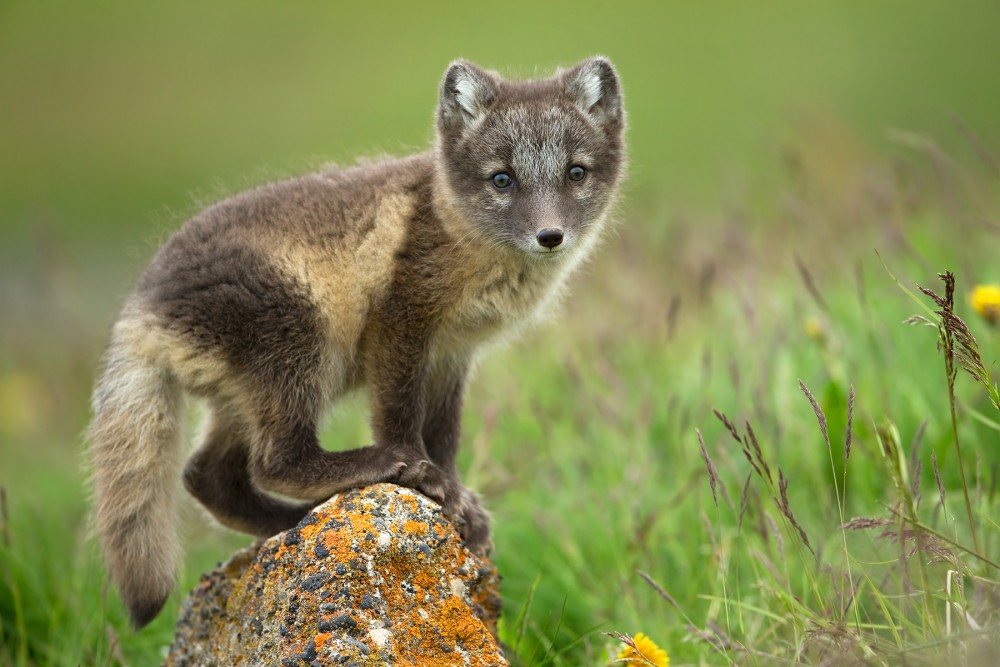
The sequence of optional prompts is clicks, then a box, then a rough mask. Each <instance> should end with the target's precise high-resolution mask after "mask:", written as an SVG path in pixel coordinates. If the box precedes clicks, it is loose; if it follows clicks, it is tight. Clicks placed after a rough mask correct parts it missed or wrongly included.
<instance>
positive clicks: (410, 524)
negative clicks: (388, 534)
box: [403, 519, 430, 535]
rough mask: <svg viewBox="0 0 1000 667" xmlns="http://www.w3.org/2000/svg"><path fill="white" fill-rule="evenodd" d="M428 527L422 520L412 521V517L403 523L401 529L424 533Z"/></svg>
mask: <svg viewBox="0 0 1000 667" xmlns="http://www.w3.org/2000/svg"><path fill="white" fill-rule="evenodd" d="M429 529H430V526H428V525H427V524H426V523H424V522H423V521H414V520H413V519H410V520H409V521H407V522H406V523H404V524H403V530H405V531H406V532H408V533H412V534H414V535H426V534H427V532H428V530H429Z"/></svg>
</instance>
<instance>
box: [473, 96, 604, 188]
mask: <svg viewBox="0 0 1000 667" xmlns="http://www.w3.org/2000/svg"><path fill="white" fill-rule="evenodd" d="M596 141H600V139H599V137H598V136H596V132H595V131H594V130H593V128H591V127H589V124H588V123H587V122H586V121H585V120H584V119H583V118H582V117H581V115H580V114H579V112H577V111H576V110H575V109H573V108H572V107H571V106H569V105H562V104H549V105H539V104H514V105H510V106H504V107H501V108H498V109H495V110H493V111H492V113H491V114H490V117H488V118H487V119H486V121H485V122H484V123H483V125H482V126H481V128H480V141H477V142H475V143H477V144H479V145H478V146H475V147H474V150H476V151H477V153H478V155H479V156H480V160H481V164H482V167H483V171H484V174H483V175H484V176H488V175H489V174H491V173H495V172H497V171H504V170H511V171H513V172H514V176H515V177H516V178H517V179H518V181H519V182H520V183H521V184H524V185H528V184H538V185H541V184H554V183H557V182H560V181H561V180H562V179H563V178H564V177H565V172H566V169H567V168H568V167H569V166H570V164H575V163H582V164H584V166H587V165H588V164H589V163H590V162H592V160H593V157H592V155H593V151H592V150H590V148H589V145H590V144H592V143H593V142H596Z"/></svg>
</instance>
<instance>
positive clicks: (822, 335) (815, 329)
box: [802, 317, 826, 343]
mask: <svg viewBox="0 0 1000 667" xmlns="http://www.w3.org/2000/svg"><path fill="white" fill-rule="evenodd" d="M802 328H803V329H804V330H805V332H806V335H807V336H809V337H810V338H812V339H813V340H814V341H817V342H820V343H822V342H823V341H824V340H826V327H825V326H823V320H821V319H820V318H818V317H807V318H806V321H805V322H803V323H802Z"/></svg>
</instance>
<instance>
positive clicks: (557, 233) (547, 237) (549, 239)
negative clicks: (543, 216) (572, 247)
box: [535, 227, 563, 250]
mask: <svg viewBox="0 0 1000 667" xmlns="http://www.w3.org/2000/svg"><path fill="white" fill-rule="evenodd" d="M535 238H537V239H538V245H540V246H542V247H543V248H548V249H550V250H551V249H552V248H555V247H556V246H557V245H559V244H560V243H562V242H563V232H562V230H561V229H559V228H558V227H546V228H545V229H543V230H541V231H540V232H538V235H537V236H536V237H535Z"/></svg>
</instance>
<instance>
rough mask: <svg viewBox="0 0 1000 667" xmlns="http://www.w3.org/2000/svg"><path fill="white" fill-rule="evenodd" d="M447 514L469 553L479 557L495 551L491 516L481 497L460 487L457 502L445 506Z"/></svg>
mask: <svg viewBox="0 0 1000 667" xmlns="http://www.w3.org/2000/svg"><path fill="white" fill-rule="evenodd" d="M445 514H447V515H448V516H449V517H450V518H451V519H452V521H454V523H455V527H456V528H458V533H459V535H461V536H462V539H463V540H464V541H465V546H466V547H468V549H469V551H471V552H472V553H474V554H476V555H478V556H487V555H489V553H490V552H491V551H493V536H492V532H491V530H490V515H489V514H487V513H486V510H485V509H483V506H482V503H481V502H480V500H479V496H477V495H476V494H475V493H473V492H472V491H470V490H469V489H467V488H465V487H464V486H459V487H458V493H457V496H456V500H455V501H453V502H452V503H450V504H449V505H447V506H445Z"/></svg>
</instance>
